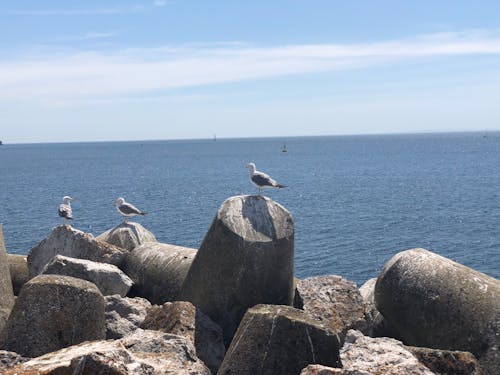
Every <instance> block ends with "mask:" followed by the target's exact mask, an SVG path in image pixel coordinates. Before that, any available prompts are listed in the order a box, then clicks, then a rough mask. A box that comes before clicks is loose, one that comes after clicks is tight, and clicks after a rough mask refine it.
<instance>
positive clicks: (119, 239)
mask: <svg viewBox="0 0 500 375" xmlns="http://www.w3.org/2000/svg"><path fill="white" fill-rule="evenodd" d="M96 239H98V240H101V241H105V242H107V243H110V244H112V245H115V246H118V247H121V248H122V249H126V250H128V251H132V250H134V249H135V248H136V247H137V246H140V245H142V244H144V243H146V242H156V237H155V236H154V234H153V233H151V232H150V231H148V230H147V229H146V228H144V227H143V226H142V225H141V224H139V223H134V222H126V223H125V222H123V223H121V224H120V225H118V226H116V227H114V228H113V229H110V230H108V231H106V232H104V233H102V234H100V235H99V236H97V237H96Z"/></svg>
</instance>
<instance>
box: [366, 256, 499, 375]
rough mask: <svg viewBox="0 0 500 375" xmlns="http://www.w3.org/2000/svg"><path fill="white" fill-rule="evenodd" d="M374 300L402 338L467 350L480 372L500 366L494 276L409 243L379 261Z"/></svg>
mask: <svg viewBox="0 0 500 375" xmlns="http://www.w3.org/2000/svg"><path fill="white" fill-rule="evenodd" d="M375 301H376V304H377V308H378V310H379V311H380V312H381V313H382V314H383V315H384V317H385V318H386V319H387V320H389V322H390V323H391V324H392V325H394V326H395V327H396V328H397V330H398V332H399V333H400V335H401V339H402V341H404V342H405V344H408V345H413V346H421V347H429V348H439V349H447V350H460V351H468V352H471V353H472V354H474V355H475V356H476V358H477V359H478V360H479V363H480V364H481V367H482V368H483V370H484V371H485V372H486V373H495V371H497V370H498V369H499V368H500V280H497V279H494V278H492V277H489V276H487V275H485V274H483V273H480V272H478V271H475V270H473V269H471V268H468V267H465V266H463V265H461V264H458V263H456V262H453V261H452V260H450V259H446V258H444V257H442V256H439V255H437V254H434V253H432V252H430V251H427V250H424V249H412V250H407V251H403V252H401V253H398V254H396V255H395V256H394V257H392V259H390V260H389V262H387V264H386V265H385V266H384V268H383V270H382V272H381V273H380V276H379V277H378V280H377V284H376V286H375Z"/></svg>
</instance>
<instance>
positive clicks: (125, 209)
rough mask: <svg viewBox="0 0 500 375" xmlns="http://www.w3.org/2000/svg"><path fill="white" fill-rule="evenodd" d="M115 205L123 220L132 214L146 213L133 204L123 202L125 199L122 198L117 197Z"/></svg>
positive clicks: (142, 214) (125, 220)
mask: <svg viewBox="0 0 500 375" xmlns="http://www.w3.org/2000/svg"><path fill="white" fill-rule="evenodd" d="M115 206H116V209H117V210H118V212H119V213H120V214H121V215H122V216H123V222H124V223H126V222H127V218H129V217H132V216H137V215H141V216H144V215H146V214H147V212H144V211H141V210H139V209H138V208H137V207H135V206H134V205H133V204H130V203H127V202H125V199H123V198H121V197H120V198H118V199H117V200H116V201H115Z"/></svg>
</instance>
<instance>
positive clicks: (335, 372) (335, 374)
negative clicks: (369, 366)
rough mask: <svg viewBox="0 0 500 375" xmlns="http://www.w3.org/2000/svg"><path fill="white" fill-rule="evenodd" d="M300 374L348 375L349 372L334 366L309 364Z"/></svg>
mask: <svg viewBox="0 0 500 375" xmlns="http://www.w3.org/2000/svg"><path fill="white" fill-rule="evenodd" d="M300 375H347V374H346V373H345V372H344V370H343V369H341V368H333V367H327V366H322V365H309V366H307V367H305V368H304V369H303V370H302V371H301V372H300ZM353 375H358V373H357V374H353ZM359 375H364V374H359Z"/></svg>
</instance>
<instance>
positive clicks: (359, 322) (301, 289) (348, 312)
mask: <svg viewBox="0 0 500 375" xmlns="http://www.w3.org/2000/svg"><path fill="white" fill-rule="evenodd" d="M294 306H295V307H296V308H298V309H303V310H304V311H305V312H306V313H307V314H309V315H310V316H312V317H313V318H315V319H318V320H319V321H321V322H323V323H324V324H327V325H329V326H330V327H331V328H332V330H334V331H335V332H338V334H339V338H340V343H341V344H342V343H343V341H344V337H345V335H346V333H347V331H348V330H349V329H358V330H361V331H363V332H366V331H367V330H368V328H369V322H368V321H367V317H366V316H365V303H364V300H363V298H362V297H361V294H360V293H359V290H358V289H357V288H356V284H355V283H353V282H351V281H348V280H346V279H344V278H342V277H340V276H335V275H330V276H318V277H310V278H307V279H303V280H300V281H299V282H298V283H297V287H296V294H295V301H294Z"/></svg>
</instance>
